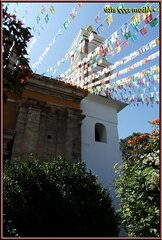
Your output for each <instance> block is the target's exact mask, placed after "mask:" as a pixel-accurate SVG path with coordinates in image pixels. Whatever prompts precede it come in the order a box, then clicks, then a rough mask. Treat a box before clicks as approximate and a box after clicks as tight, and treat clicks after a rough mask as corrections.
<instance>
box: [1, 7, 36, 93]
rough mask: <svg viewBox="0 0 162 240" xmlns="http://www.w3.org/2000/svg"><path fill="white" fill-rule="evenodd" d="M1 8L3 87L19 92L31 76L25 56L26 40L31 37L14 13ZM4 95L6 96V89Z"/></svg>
mask: <svg viewBox="0 0 162 240" xmlns="http://www.w3.org/2000/svg"><path fill="white" fill-rule="evenodd" d="M7 10H8V9H7V7H6V8H3V82H4V89H5V90H7V91H14V92H17V93H21V92H22V91H23V88H24V83H25V81H26V80H28V79H29V78H30V77H31V73H32V71H31V69H30V67H29V60H28V58H27V57H26V56H27V51H26V48H27V42H28V41H29V40H30V38H31V37H32V35H31V33H30V31H29V29H30V28H29V27H27V28H25V27H23V24H22V22H21V21H19V20H17V19H16V16H15V15H12V14H10V13H8V12H7ZM4 96H5V97H7V95H6V91H4Z"/></svg>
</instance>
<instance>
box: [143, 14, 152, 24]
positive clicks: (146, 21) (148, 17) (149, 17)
mask: <svg viewBox="0 0 162 240" xmlns="http://www.w3.org/2000/svg"><path fill="white" fill-rule="evenodd" d="M152 20H153V16H152V14H151V13H150V14H149V15H148V16H147V17H146V18H145V20H144V22H145V23H146V24H147V23H149V22H151V21H152Z"/></svg>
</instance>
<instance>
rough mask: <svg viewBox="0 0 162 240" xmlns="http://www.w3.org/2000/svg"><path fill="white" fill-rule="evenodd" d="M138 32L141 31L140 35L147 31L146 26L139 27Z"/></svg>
mask: <svg viewBox="0 0 162 240" xmlns="http://www.w3.org/2000/svg"><path fill="white" fill-rule="evenodd" d="M140 33H141V34H142V35H145V34H146V33H147V28H146V27H143V28H141V29H140Z"/></svg>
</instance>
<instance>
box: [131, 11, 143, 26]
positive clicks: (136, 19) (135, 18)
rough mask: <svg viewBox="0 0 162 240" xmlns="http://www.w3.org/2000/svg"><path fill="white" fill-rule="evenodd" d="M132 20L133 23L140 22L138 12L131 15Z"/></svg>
mask: <svg viewBox="0 0 162 240" xmlns="http://www.w3.org/2000/svg"><path fill="white" fill-rule="evenodd" d="M132 22H133V23H135V24H140V22H141V19H140V14H139V13H136V14H134V16H133V17H132Z"/></svg>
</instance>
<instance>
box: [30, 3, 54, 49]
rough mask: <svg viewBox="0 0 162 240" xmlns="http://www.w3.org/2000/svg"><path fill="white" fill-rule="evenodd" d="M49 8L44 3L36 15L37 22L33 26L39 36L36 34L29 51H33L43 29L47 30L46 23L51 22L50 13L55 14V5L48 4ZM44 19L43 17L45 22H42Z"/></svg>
mask: <svg viewBox="0 0 162 240" xmlns="http://www.w3.org/2000/svg"><path fill="white" fill-rule="evenodd" d="M48 10H49V11H48ZM48 10H47V7H45V6H44V5H42V6H41V8H40V10H39V13H38V15H37V17H36V23H35V24H34V26H33V27H32V30H33V32H34V35H36V34H37V36H34V38H33V41H32V42H31V44H30V47H29V48H28V53H30V52H31V50H32V48H33V47H34V45H35V43H36V42H37V40H38V38H39V37H40V33H41V31H42V30H43V31H44V30H45V28H46V26H45V24H47V23H48V22H49V20H50V14H52V15H53V14H54V13H55V7H54V5H50V6H48ZM49 13H50V14H49ZM42 19H43V23H42ZM44 23H45V24H44Z"/></svg>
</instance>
